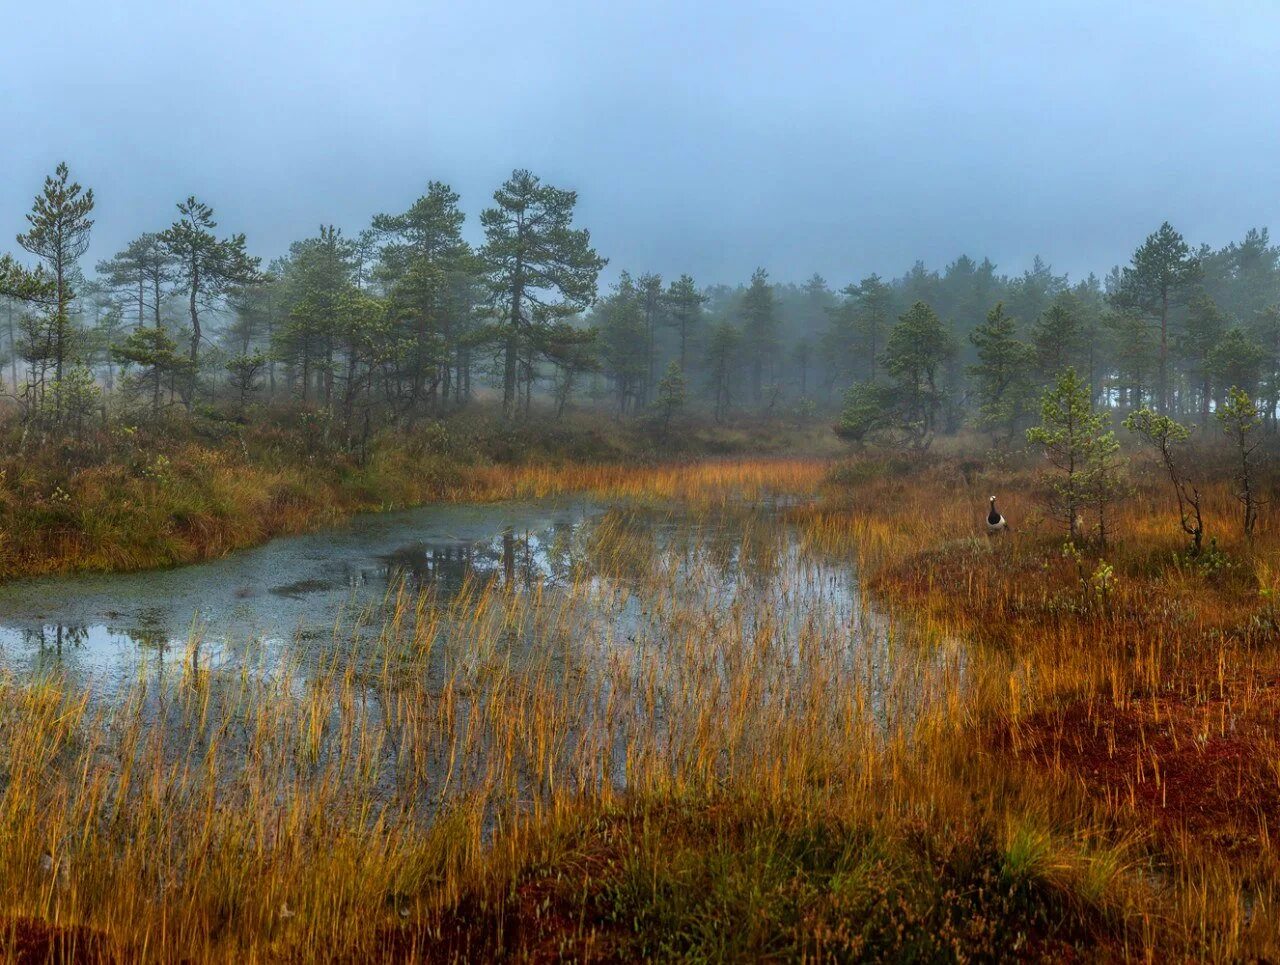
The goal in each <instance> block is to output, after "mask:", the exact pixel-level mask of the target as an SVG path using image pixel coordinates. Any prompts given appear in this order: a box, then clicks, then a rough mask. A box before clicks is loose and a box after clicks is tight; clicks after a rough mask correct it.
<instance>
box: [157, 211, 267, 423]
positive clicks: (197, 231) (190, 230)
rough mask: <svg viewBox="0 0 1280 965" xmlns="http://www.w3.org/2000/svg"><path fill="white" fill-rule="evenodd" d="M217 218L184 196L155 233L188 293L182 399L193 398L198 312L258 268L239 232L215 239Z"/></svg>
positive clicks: (197, 357)
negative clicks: (175, 216) (188, 335)
mask: <svg viewBox="0 0 1280 965" xmlns="http://www.w3.org/2000/svg"><path fill="white" fill-rule="evenodd" d="M217 226H218V223H217V222H216V221H215V220H214V219H213V209H212V208H211V207H209V205H207V204H205V203H204V202H202V201H198V200H196V199H195V198H194V197H189V198H187V200H185V201H181V202H179V203H178V220H177V221H175V222H174V223H173V224H172V225H170V226H169V227H168V228H167V229H166V230H165V231H163V232H161V234H160V236H159V237H160V244H161V245H162V246H163V248H164V251H165V253H166V254H167V255H168V257H169V258H170V259H171V260H172V262H173V265H174V273H175V278H176V280H177V281H178V284H179V287H180V289H181V290H182V291H183V292H184V293H185V294H186V297H187V312H188V316H189V318H190V321H191V342H190V347H189V348H188V351H187V357H188V359H189V360H190V362H191V364H190V366H189V367H188V369H189V371H188V372H187V375H188V378H189V379H190V381H189V383H188V384H187V385H186V386H185V387H184V397H185V398H186V401H187V404H188V405H190V404H191V402H192V401H193V397H194V393H195V380H196V376H197V373H198V370H199V364H200V344H201V342H202V341H203V338H204V333H203V330H202V328H201V317H200V313H201V311H202V310H204V309H205V308H208V307H211V306H212V305H214V304H215V303H216V302H217V301H218V300H219V299H221V298H222V297H223V296H224V295H226V294H227V293H228V292H229V291H230V290H231V289H232V288H233V287H234V286H236V285H243V284H245V283H247V282H249V281H251V280H252V279H253V277H254V276H255V275H256V274H257V270H258V265H259V263H260V259H258V258H253V257H251V256H250V255H249V254H248V253H247V251H246V250H245V238H244V235H243V234H239V235H231V236H230V237H228V238H224V239H219V238H217V237H216V236H215V235H214V234H213V229H214V228H216V227H217Z"/></svg>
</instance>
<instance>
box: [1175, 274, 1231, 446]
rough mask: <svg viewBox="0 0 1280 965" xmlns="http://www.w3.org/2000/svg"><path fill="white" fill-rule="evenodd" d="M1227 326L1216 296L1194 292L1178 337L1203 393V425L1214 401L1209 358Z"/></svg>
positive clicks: (1189, 371) (1180, 351)
mask: <svg viewBox="0 0 1280 965" xmlns="http://www.w3.org/2000/svg"><path fill="white" fill-rule="evenodd" d="M1226 329H1227V320H1226V318H1224V317H1223V314H1222V312H1220V311H1219V310H1218V306H1217V305H1216V304H1214V301H1213V299H1212V298H1210V297H1209V296H1208V295H1207V294H1205V293H1204V292H1197V293H1196V294H1195V295H1193V296H1192V298H1191V300H1190V303H1189V304H1188V306H1187V325H1186V331H1185V332H1184V333H1183V335H1182V337H1181V338H1180V339H1178V354H1179V356H1180V357H1181V358H1182V360H1183V361H1184V363H1185V365H1186V368H1187V375H1188V377H1189V378H1190V379H1191V380H1192V381H1193V382H1194V383H1195V386H1196V389H1197V391H1198V392H1199V394H1200V424H1201V426H1206V425H1208V424H1209V408H1210V403H1211V402H1212V400H1213V376H1214V366H1213V364H1212V363H1211V361H1210V358H1211V356H1212V355H1213V351H1214V348H1215V346H1217V344H1218V343H1219V342H1220V341H1221V340H1222V336H1223V334H1224V333H1225V332H1226Z"/></svg>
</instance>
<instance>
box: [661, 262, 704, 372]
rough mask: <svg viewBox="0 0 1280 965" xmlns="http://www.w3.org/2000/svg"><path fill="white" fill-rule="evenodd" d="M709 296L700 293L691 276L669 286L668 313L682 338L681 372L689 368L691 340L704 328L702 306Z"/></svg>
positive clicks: (680, 278)
mask: <svg viewBox="0 0 1280 965" xmlns="http://www.w3.org/2000/svg"><path fill="white" fill-rule="evenodd" d="M706 301H707V296H706V295H704V294H702V293H701V292H700V291H698V288H697V286H696V285H695V284H694V283H693V279H692V278H691V277H690V276H689V275H681V276H680V277H679V278H678V279H677V280H675V281H673V282H672V283H671V284H670V285H669V286H667V295H666V302H667V311H668V313H669V317H670V319H671V324H672V325H673V326H675V328H676V331H677V333H678V334H679V337H680V370H681V371H682V372H684V371H687V370H688V368H689V340H690V338H692V337H693V336H694V335H695V333H697V332H698V330H699V329H700V328H701V326H702V316H703V311H702V306H703V305H704V304H706Z"/></svg>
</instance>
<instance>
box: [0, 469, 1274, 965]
mask: <svg viewBox="0 0 1280 965" xmlns="http://www.w3.org/2000/svg"><path fill="white" fill-rule="evenodd" d="M828 468H829V467H828V466H826V465H825V464H823V463H820V462H804V461H789V462H788V461H783V462H760V461H744V462H736V463H707V464H698V465H695V466H681V467H658V468H636V467H616V466H568V467H564V468H563V469H562V470H560V472H561V473H562V476H561V478H560V481H557V479H556V474H555V473H553V472H551V471H549V470H545V469H538V468H516V469H511V470H506V469H481V470H478V471H477V472H476V477H475V479H474V480H472V481H473V482H474V483H475V484H476V485H475V490H474V491H477V492H487V493H490V494H492V496H491V498H516V497H526V496H534V495H545V494H549V493H554V492H574V493H584V494H594V495H596V496H597V497H598V498H604V499H608V500H610V501H621V502H651V503H662V502H669V503H670V504H671V505H672V506H673V507H675V508H677V509H680V508H681V507H683V511H691V512H693V513H694V515H695V517H698V519H696V520H695V522H698V523H700V524H707V523H714V526H711V527H710V529H708V528H707V526H706V525H695V526H693V527H692V528H691V530H690V533H689V535H688V536H687V537H686V539H687V540H688V541H689V542H688V545H687V546H685V549H684V550H683V551H682V553H680V554H677V555H678V557H679V558H680V559H683V560H694V561H698V562H696V565H694V566H693V568H692V569H688V568H684V569H682V568H677V567H674V566H673V565H672V563H671V559H672V557H671V556H669V555H667V554H663V553H659V552H657V551H656V547H655V544H654V543H653V542H652V537H651V536H649V535H646V534H647V533H648V532H649V531H648V530H646V529H645V528H644V527H638V526H635V525H632V524H631V517H630V516H629V514H627V513H614V514H610V515H609V516H607V517H606V519H605V521H604V523H603V524H602V526H601V528H600V530H599V531H598V532H596V533H595V534H594V535H593V537H592V541H591V544H590V547H591V559H592V563H593V567H592V570H591V572H590V573H583V574H581V575H580V576H578V577H576V578H575V579H574V580H573V581H572V583H571V584H570V585H569V586H567V587H564V588H563V589H562V590H559V591H556V592H554V593H552V592H544V591H529V592H527V593H526V592H517V591H514V590H513V589H509V588H506V587H503V586H500V585H498V584H496V583H495V584H488V585H483V586H479V585H477V586H472V587H469V588H468V589H467V590H466V591H465V592H464V593H462V594H461V595H459V596H458V597H457V598H455V599H453V600H451V601H448V602H444V601H438V600H435V599H434V598H432V597H431V595H430V594H425V595H418V594H413V593H408V592H406V593H403V594H402V595H401V596H400V597H398V598H397V599H396V600H394V602H393V605H392V607H391V609H390V612H389V613H388V614H386V616H385V621H384V623H383V624H382V626H381V630H380V632H379V634H378V635H377V643H376V646H372V647H368V646H365V647H359V648H358V647H356V646H355V645H354V644H352V645H350V646H347V645H344V643H343V642H344V641H345V640H346V637H345V636H344V635H343V633H342V632H335V642H336V644H337V646H336V647H335V649H334V650H333V651H332V652H330V653H329V654H328V655H327V656H325V657H324V658H323V659H321V660H320V661H319V663H318V665H314V666H303V665H301V664H299V665H297V666H294V665H290V666H288V667H286V668H284V669H283V670H282V671H281V672H280V673H278V674H275V675H272V676H268V677H259V676H256V675H252V674H246V673H226V672H219V671H216V670H214V669H213V668H211V667H209V666H208V665H207V664H205V663H203V662H202V659H201V652H200V648H199V646H198V641H195V640H193V641H192V644H191V647H190V649H189V651H188V654H187V658H186V659H185V660H184V661H183V664H182V667H181V671H180V672H178V673H175V674H173V675H171V676H170V677H169V679H167V680H166V681H165V682H164V683H163V684H162V683H160V682H159V681H155V680H148V681H140V682H139V685H138V687H137V688H136V690H135V691H133V692H132V693H131V694H129V695H127V696H125V697H123V698H121V699H120V700H119V701H118V702H116V703H112V704H110V705H99V704H97V703H91V702H89V701H88V700H87V699H86V698H85V697H84V696H82V695H78V694H75V693H72V692H68V691H67V690H66V689H64V687H63V686H62V684H61V683H60V682H59V681H58V680H56V679H54V680H50V681H45V682H35V683H33V682H22V681H18V680H12V679H6V680H3V681H0V773H2V774H3V775H4V778H5V784H4V786H3V790H2V791H0V904H2V906H3V908H4V909H5V911H6V912H7V914H8V915H9V918H10V920H11V921H14V922H47V923H49V925H50V926H51V927H53V928H58V929H61V928H71V929H85V931H83V932H75V934H83V935H92V936H95V940H97V936H105V940H106V941H109V943H110V948H111V949H112V950H113V953H114V954H116V955H118V956H119V957H120V958H122V959H129V960H132V959H135V958H141V959H154V960H171V959H174V958H179V957H181V958H185V959H190V960H199V961H206V960H207V961H231V960H235V961H246V960H248V961H257V960H278V959H285V958H287V959H304V960H305V959H314V958H337V959H344V960H352V961H355V960H360V961H368V960H373V961H378V960H402V959H405V958H414V957H424V956H425V957H430V958H434V959H436V960H476V959H488V958H494V957H511V958H515V959H526V960H554V959H557V958H562V957H567V958H574V959H579V960H601V959H603V960H619V959H631V958H635V957H653V958H660V959H665V958H673V957H691V958H700V959H706V958H720V959H732V960H741V959H748V958H759V957H773V958H800V957H806V958H813V959H818V960H823V959H828V958H838V959H850V958H877V957H887V956H893V955H899V956H901V955H914V956H915V957H920V958H943V957H961V958H967V957H984V958H1007V957H1015V956H1016V957H1025V958H1032V959H1037V958H1041V959H1046V960H1060V959H1062V958H1064V957H1072V956H1080V955H1083V956H1087V957H1102V958H1127V957H1132V958H1138V959H1146V960H1170V959H1173V960H1181V959H1187V958H1199V957H1205V958H1210V959H1215V960H1224V961H1227V960H1240V959H1250V958H1274V957H1277V955H1280V926H1277V925H1276V924H1275V920H1276V918H1277V915H1276V897H1277V884H1278V883H1280V876H1278V873H1277V872H1278V869H1277V865H1276V862H1275V855H1274V850H1273V845H1272V843H1271V835H1272V833H1273V828H1274V823H1273V822H1274V817H1273V815H1274V813H1275V803H1276V801H1277V799H1278V797H1280V795H1278V794H1277V788H1278V786H1280V785H1278V783H1277V779H1278V778H1277V771H1276V766H1277V765H1276V762H1277V761H1280V745H1278V744H1277V740H1276V737H1275V736H1274V728H1273V727H1269V726H1268V722H1269V721H1270V720H1272V719H1273V713H1274V708H1275V701H1274V699H1273V696H1272V695H1273V690H1274V683H1275V681H1276V680H1277V679H1280V658H1278V657H1277V655H1276V648H1275V626H1276V623H1275V620H1274V619H1273V610H1272V604H1271V601H1272V599H1273V597H1272V596H1270V593H1271V592H1273V591H1274V590H1275V589H1276V571H1274V570H1273V569H1272V568H1270V566H1269V565H1268V563H1267V561H1268V560H1269V559H1274V551H1275V549H1276V548H1277V547H1276V545H1275V541H1276V539H1277V537H1276V536H1275V535H1274V530H1273V528H1272V527H1271V526H1270V525H1268V524H1265V523H1264V525H1263V526H1262V527H1261V531H1260V533H1259V536H1258V540H1257V542H1256V543H1255V545H1254V546H1253V547H1252V548H1249V547H1246V546H1244V545H1243V544H1242V543H1240V542H1239V541H1238V540H1236V539H1234V538H1232V537H1231V536H1230V533H1231V525H1232V522H1233V515H1232V510H1233V506H1232V504H1231V501H1230V497H1229V490H1228V486H1227V484H1226V483H1220V484H1216V485H1214V486H1213V487H1211V488H1210V492H1209V500H1210V515H1209V522H1210V535H1217V536H1218V537H1219V539H1220V546H1221V549H1222V550H1223V551H1224V553H1225V558H1224V559H1223V560H1222V561H1219V565H1216V566H1215V567H1214V568H1212V569H1204V568H1202V567H1192V566H1189V565H1187V564H1186V563H1185V562H1181V561H1180V560H1179V558H1178V557H1177V555H1176V554H1177V551H1178V550H1179V549H1180V548H1181V547H1180V544H1179V540H1178V539H1177V538H1176V535H1175V530H1174V527H1175V526H1176V522H1175V521H1174V520H1173V519H1172V517H1171V516H1170V510H1169V507H1168V500H1167V499H1166V498H1165V497H1164V495H1163V494H1162V492H1161V490H1160V488H1159V486H1158V485H1157V483H1156V482H1155V481H1151V480H1145V479H1143V478H1141V477H1138V478H1137V487H1136V491H1135V494H1134V495H1133V496H1132V497H1130V499H1129V500H1128V501H1126V502H1125V504H1124V505H1123V506H1122V507H1121V508H1120V514H1119V518H1118V523H1119V525H1118V527H1117V534H1118V536H1117V543H1116V544H1115V545H1114V546H1113V547H1112V548H1110V549H1108V550H1107V551H1105V552H1104V553H1102V557H1104V558H1105V560H1106V562H1107V563H1109V564H1110V565H1111V566H1112V567H1113V568H1114V575H1113V576H1112V577H1111V578H1110V579H1109V581H1108V582H1107V583H1106V584H1105V589H1103V588H1101V587H1100V584H1099V583H1098V582H1096V581H1095V580H1094V579H1093V577H1094V575H1095V574H1096V573H1097V566H1098V563H1099V562H1100V559H1099V554H1098V553H1097V552H1095V551H1091V550H1088V549H1083V550H1081V551H1080V553H1079V554H1078V556H1077V555H1072V556H1064V555H1063V553H1062V538H1061V536H1060V535H1059V534H1057V532H1056V531H1055V529H1054V528H1053V526H1052V525H1051V524H1050V523H1049V522H1047V521H1043V520H1037V519H1036V514H1037V509H1036V507H1037V505H1038V497H1039V495H1040V493H1039V490H1038V483H1037V482H1036V481H1035V479H1034V477H1033V476H1032V475H1031V474H1030V473H1029V472H1027V471H1025V470H1021V469H1016V468H1014V469H1010V468H1007V467H996V466H985V465H983V464H982V463H981V462H980V461H973V460H970V461H968V462H964V463H962V462H960V461H958V460H947V459H935V460H928V461H920V462H914V463H909V464H908V463H893V462H889V463H884V464H882V463H879V462H876V461H874V460H860V461H859V462H858V463H856V464H854V465H853V466H852V467H847V468H845V469H842V470H841V471H839V472H837V473H835V474H833V475H832V476H831V477H830V478H829V479H828V478H827V476H826V474H827V471H828ZM824 480H826V481H825V482H824ZM788 493H791V494H795V495H800V496H805V495H808V496H813V495H815V494H818V493H821V494H822V498H821V499H820V500H818V501H816V502H811V503H803V504H800V505H794V506H791V507H790V508H784V509H783V515H784V517H785V519H786V521H787V523H786V525H780V524H779V523H778V522H777V521H776V519H774V518H773V517H771V516H769V515H762V514H758V513H756V512H754V511H753V510H752V508H751V505H750V504H752V503H754V502H756V501H759V500H764V499H770V498H772V497H773V496H774V495H785V494H788ZM990 493H995V494H996V495H998V496H1001V498H1002V509H1003V510H1004V512H1005V514H1006V515H1007V516H1008V517H1009V518H1010V520H1011V521H1012V522H1013V525H1014V532H1013V533H1012V534H1011V536H1010V538H1008V539H1004V540H1001V541H998V542H989V541H988V540H987V539H986V538H985V537H984V536H981V535H980V534H981V526H980V520H981V514H982V512H983V510H984V508H985V504H986V496H987V495H989V494H990ZM1161 521H1163V524H1162V522H1161ZM717 534H719V535H717ZM726 534H727V537H728V543H727V545H722V544H723V543H724V542H725V536H726ZM792 538H794V539H796V540H798V543H799V548H798V552H797V553H795V554H791V553H789V552H788V551H787V546H788V545H789V544H788V542H787V541H788V540H789V539H792ZM742 560H750V561H753V562H752V566H751V567H750V568H748V569H745V570H743V571H742V573H743V579H742V580H740V581H738V582H737V583H736V584H734V587H733V589H732V591H731V593H730V596H729V598H728V599H721V600H720V601H719V603H717V604H716V605H714V606H713V605H712V604H711V603H710V602H709V600H711V599H714V596H711V597H709V596H707V595H706V594H705V593H704V591H707V590H709V589H710V588H713V587H715V586H717V585H718V584H717V582H716V581H717V579H718V577H717V573H718V572H720V571H721V570H722V569H723V568H724V567H725V566H730V567H733V566H735V565H736V563H735V561H742ZM850 563H853V564H854V565H856V566H857V568H858V569H859V571H860V572H861V574H862V577H863V579H862V582H861V584H860V585H859V586H857V587H855V588H854V590H853V595H854V598H855V609H854V614H855V615H854V617H853V618H852V619H849V618H847V617H846V616H842V615H841V612H840V611H839V610H838V609H836V608H834V606H833V601H834V597H831V596H823V595H822V593H823V592H824V590H823V588H824V587H827V586H829V585H832V584H831V582H830V581H831V580H833V579H834V578H836V576H837V574H839V573H840V572H843V568H844V567H846V566H847V565H849V564H850ZM592 574H595V575H594V576H593V575H592ZM610 574H613V575H615V576H616V577H617V579H605V580H601V579H598V578H596V577H597V576H600V575H603V576H608V575H610ZM753 574H759V575H760V576H759V578H753V577H752V575H753ZM1263 590H1266V591H1267V594H1263V593H1262V591H1263ZM806 600H807V601H809V602H808V603H807V604H804V601H806ZM780 601H782V602H781V604H780ZM802 604H803V605H805V606H806V607H807V608H806V609H803V610H798V609H797V608H799V607H801V606H802ZM623 605H630V606H632V607H634V609H635V611H636V612H639V613H642V614H644V615H645V619H646V621H648V622H647V623H646V624H645V628H644V629H643V630H642V631H637V632H635V633H630V634H623V635H621V636H619V635H617V632H616V631H615V630H614V629H611V627H612V624H610V622H609V621H608V619H606V618H605V616H604V615H606V614H608V613H611V612H615V609H616V608H617V607H619V606H623ZM797 612H799V613H802V614H803V615H804V618H803V619H799V620H796V621H794V622H788V620H786V619H783V618H782V617H781V616H780V615H781V614H794V613H797ZM519 640H523V641H525V642H526V643H527V644H528V646H517V645H516V643H515V641H519ZM15 927H16V926H15ZM24 927H27V926H24ZM3 942H4V939H3V932H0V948H8V949H10V950H12V949H13V948H14V947H16V946H14V945H13V944H12V943H10V944H9V945H4V944H3Z"/></svg>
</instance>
